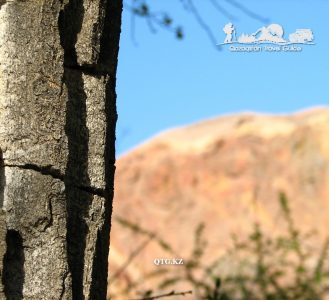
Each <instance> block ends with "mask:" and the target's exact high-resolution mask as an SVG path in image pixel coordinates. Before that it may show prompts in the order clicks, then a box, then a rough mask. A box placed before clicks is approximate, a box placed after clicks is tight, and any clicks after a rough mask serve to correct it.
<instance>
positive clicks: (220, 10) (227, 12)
mask: <svg viewBox="0 0 329 300" xmlns="http://www.w3.org/2000/svg"><path fill="white" fill-rule="evenodd" d="M209 1H210V3H211V4H212V5H213V6H214V7H215V8H216V9H217V10H218V11H219V12H220V13H221V14H222V15H224V16H225V17H227V18H229V19H230V20H231V21H236V20H237V17H235V16H234V15H232V14H231V13H230V12H229V11H227V10H226V9H225V8H224V7H223V6H221V5H220V4H219V3H218V1H217V0H209Z"/></svg>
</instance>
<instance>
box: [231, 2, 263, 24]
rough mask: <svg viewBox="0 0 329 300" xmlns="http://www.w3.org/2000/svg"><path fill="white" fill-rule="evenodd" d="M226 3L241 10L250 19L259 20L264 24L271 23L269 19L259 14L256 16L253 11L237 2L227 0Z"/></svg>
mask: <svg viewBox="0 0 329 300" xmlns="http://www.w3.org/2000/svg"><path fill="white" fill-rule="evenodd" d="M225 1H226V2H227V3H229V4H231V5H232V6H234V7H235V8H237V9H239V10H241V11H242V12H243V13H244V14H246V15H247V16H249V17H250V18H253V19H255V20H258V21H260V22H262V23H264V24H267V23H268V22H269V19H268V18H265V17H262V16H261V15H259V14H256V13H255V12H253V11H251V10H250V9H249V8H247V7H245V6H244V5H242V4H241V3H239V2H238V1H236V0H225Z"/></svg>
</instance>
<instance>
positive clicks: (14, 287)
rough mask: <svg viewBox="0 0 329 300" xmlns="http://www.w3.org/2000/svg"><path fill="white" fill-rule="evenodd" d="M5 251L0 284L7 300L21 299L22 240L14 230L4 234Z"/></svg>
mask: <svg viewBox="0 0 329 300" xmlns="http://www.w3.org/2000/svg"><path fill="white" fill-rule="evenodd" d="M6 244H7V250H6V254H5V256H4V258H3V274H2V284H3V286H4V294H5V295H6V298H7V299H17V300H19V299H23V284H24V277H25V273H24V261H25V258H24V249H23V239H22V237H21V235H20V233H19V232H18V231H16V230H8V231H7V234H6Z"/></svg>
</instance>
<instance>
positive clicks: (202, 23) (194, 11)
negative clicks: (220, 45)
mask: <svg viewBox="0 0 329 300" xmlns="http://www.w3.org/2000/svg"><path fill="white" fill-rule="evenodd" d="M188 4H189V6H190V10H191V12H192V14H193V15H194V16H195V18H196V20H197V22H198V23H199V25H200V26H201V28H202V29H203V30H204V31H205V32H206V34H207V35H208V37H209V39H210V40H211V42H212V44H213V45H216V44H217V41H216V38H215V36H214V34H213V32H212V30H211V29H210V28H209V26H208V25H207V23H206V22H205V21H204V19H203V18H202V16H201V15H200V14H199V12H198V10H197V8H196V7H195V5H194V3H193V1H192V0H188Z"/></svg>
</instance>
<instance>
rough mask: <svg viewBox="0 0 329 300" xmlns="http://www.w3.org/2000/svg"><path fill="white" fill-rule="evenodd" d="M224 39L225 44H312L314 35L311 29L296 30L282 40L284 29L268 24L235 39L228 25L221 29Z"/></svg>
mask: <svg viewBox="0 0 329 300" xmlns="http://www.w3.org/2000/svg"><path fill="white" fill-rule="evenodd" d="M223 31H224V33H225V34H226V37H225V39H224V43H222V44H221V45H225V44H234V43H237V44H277V45H290V44H314V43H313V40H314V35H313V32H312V30H311V29H297V30H296V31H295V32H294V33H291V34H290V35H289V39H285V38H284V33H285V32H284V29H283V27H282V26H281V25H279V24H270V25H268V26H263V27H261V28H259V29H258V30H257V31H256V32H254V33H252V34H245V33H242V34H241V35H240V36H239V37H237V38H236V29H235V27H234V25H233V24H232V23H228V24H226V25H225V26H224V28H223Z"/></svg>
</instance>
